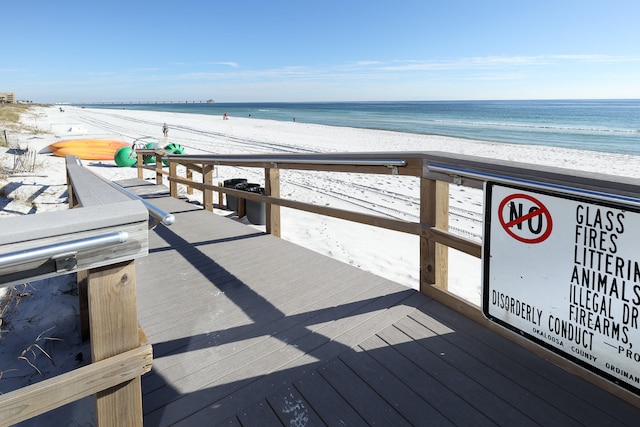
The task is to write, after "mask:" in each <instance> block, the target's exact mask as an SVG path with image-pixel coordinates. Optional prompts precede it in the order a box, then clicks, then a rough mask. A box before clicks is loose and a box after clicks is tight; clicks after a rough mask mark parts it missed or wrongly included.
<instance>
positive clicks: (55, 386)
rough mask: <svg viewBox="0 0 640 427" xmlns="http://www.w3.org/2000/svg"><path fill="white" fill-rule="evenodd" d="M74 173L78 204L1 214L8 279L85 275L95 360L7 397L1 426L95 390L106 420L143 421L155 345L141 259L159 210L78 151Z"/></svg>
mask: <svg viewBox="0 0 640 427" xmlns="http://www.w3.org/2000/svg"><path fill="white" fill-rule="evenodd" d="M67 176H68V194H69V207H70V208H73V209H70V210H67V211H55V212H48V213H42V214H38V215H24V216H20V217H10V218H3V219H2V220H1V222H2V230H3V232H2V235H1V236H0V283H1V284H2V285H1V286H10V285H14V284H19V283H24V282H25V281H31V280H35V279H41V278H47V277H55V276H59V275H66V274H70V273H76V274H77V280H78V293H79V296H80V322H81V333H82V335H83V338H89V337H90V340H91V341H90V345H91V360H92V363H91V364H89V365H87V366H84V367H81V368H79V369H76V370H73V371H70V372H67V373H64V374H60V375H58V376H56V377H53V378H49V379H46V380H43V381H41V382H38V383H36V384H33V385H30V386H27V387H24V388H21V389H18V390H15V391H12V392H10V393H6V394H3V395H0V425H12V424H15V423H18V422H20V421H23V420H26V419H29V418H32V417H35V416H37V415H40V414H43V413H45V412H48V411H50V410H52V409H55V408H58V407H60V406H63V405H66V404H68V403H71V402H74V401H76V400H79V399H82V398H84V397H86V396H90V395H95V402H96V421H97V424H98V425H113V426H136V425H138V426H139V425H142V392H141V382H140V377H141V376H142V375H143V374H144V373H145V372H148V371H149V370H150V369H151V363H152V349H151V345H150V344H149V343H148V342H147V339H146V337H145V335H144V332H143V331H142V330H141V329H140V328H139V327H138V317H137V306H136V274H135V260H136V258H138V257H142V256H146V255H147V253H148V223H149V212H148V210H147V208H146V207H145V206H144V205H143V203H141V202H140V201H139V200H133V199H131V198H130V197H128V196H127V195H125V194H123V193H122V192H119V191H117V190H116V189H114V188H113V187H112V186H111V185H110V184H109V183H107V182H105V181H104V180H102V179H101V178H99V177H98V176H96V175H94V174H93V173H91V172H90V171H88V170H86V169H85V168H83V167H82V166H81V165H79V164H78V163H77V161H76V160H75V159H74V158H67Z"/></svg>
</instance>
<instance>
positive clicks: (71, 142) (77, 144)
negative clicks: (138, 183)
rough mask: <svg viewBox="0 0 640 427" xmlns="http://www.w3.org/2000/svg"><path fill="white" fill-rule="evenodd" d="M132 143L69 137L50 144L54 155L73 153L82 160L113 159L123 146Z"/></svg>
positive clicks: (60, 155) (62, 155)
mask: <svg viewBox="0 0 640 427" xmlns="http://www.w3.org/2000/svg"><path fill="white" fill-rule="evenodd" d="M130 145H131V144H129V143H126V142H123V141H115V140H110V139H67V140H63V141H58V142H56V143H54V144H51V145H49V148H50V149H51V151H52V152H53V155H54V156H58V157H64V156H67V155H73V156H76V157H79V158H80V159H82V160H113V157H114V156H115V154H116V151H118V150H119V149H120V148H122V147H126V146H130Z"/></svg>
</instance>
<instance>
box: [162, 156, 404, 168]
mask: <svg viewBox="0 0 640 427" xmlns="http://www.w3.org/2000/svg"><path fill="white" fill-rule="evenodd" d="M164 157H166V158H167V159H168V160H180V159H182V160H185V159H186V160H189V161H191V162H201V163H209V162H214V163H215V162H216V161H222V162H233V163H255V162H260V163H276V164H277V163H297V164H308V165H348V166H387V167H393V166H396V167H401V166H406V165H407V161H406V160H403V159H359V158H349V157H344V158H333V157H315V156H313V157H304V156H299V157H298V156H292V157H285V156H283V157H270V156H260V155H256V156H253V157H226V156H225V157H217V156H215V155H211V156H197V155H184V154H179V155H178V154H176V155H171V154H168V155H166V156H164Z"/></svg>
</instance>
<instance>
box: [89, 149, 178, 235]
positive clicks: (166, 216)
mask: <svg viewBox="0 0 640 427" xmlns="http://www.w3.org/2000/svg"><path fill="white" fill-rule="evenodd" d="M76 160H77V161H78V164H79V165H82V162H81V161H80V159H77V158H76ZM87 170H88V171H89V172H91V173H93V174H94V175H95V176H97V177H98V178H100V179H101V180H103V181H104V182H106V183H107V184H109V185H110V186H111V187H113V188H115V189H116V190H118V191H119V192H121V193H122V194H124V195H125V196H127V197H129V198H130V199H133V200H138V201H140V202H142V204H143V205H144V207H145V208H147V210H148V211H149V215H151V217H153V219H154V220H155V221H154V223H153V224H152V225H151V227H150V228H152V229H153V228H155V226H156V225H158V223H160V222H162V223H163V224H164V225H171V224H173V223H174V222H175V220H176V219H175V216H173V214H171V213H169V212H167V211H165V210H163V209H160V208H159V207H157V206H154V205H153V204H151V203H149V202H148V201H146V200H145V199H143V198H142V197H140V196H138V195H137V194H134V193H132V192H130V191H128V190H127V189H126V188H123V187H121V186H119V185H118V184H116V183H114V182H112V181H109V180H108V179H105V178H104V177H103V176H100V175H98V174H97V173H95V172H93V171H91V170H89V169H87Z"/></svg>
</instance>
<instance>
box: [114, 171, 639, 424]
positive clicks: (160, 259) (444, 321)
mask: <svg viewBox="0 0 640 427" xmlns="http://www.w3.org/2000/svg"><path fill="white" fill-rule="evenodd" d="M123 185H125V186H127V187H129V188H130V189H131V190H132V191H134V192H137V193H139V194H140V195H141V197H144V198H149V200H150V201H151V202H152V203H153V204H155V205H156V206H158V207H160V208H162V209H165V210H167V211H169V212H171V213H173V214H174V215H175V217H176V222H175V223H174V224H173V225H171V226H170V227H165V226H163V225H158V226H157V227H156V228H155V229H154V230H153V231H151V232H150V235H149V255H148V256H147V257H145V258H142V259H139V260H138V261H137V271H136V275H137V278H138V279H137V282H138V307H139V322H140V324H141V326H142V328H143V329H144V330H145V332H146V333H147V336H148V338H149V340H150V342H151V343H152V345H153V348H154V364H153V369H152V371H151V372H150V373H148V374H146V375H145V376H144V377H143V380H142V386H143V408H144V414H145V415H144V417H145V424H147V425H154V426H164V425H184V426H191V425H229V426H240V425H243V426H247V425H249V426H251V425H266V426H270V425H341V424H347V425H366V424H382V425H419V424H424V422H427V420H428V423H429V424H431V425H478V426H483V425H486V426H488V425H508V426H511V425H518V426H528V425H540V424H542V425H567V426H570V425H634V424H635V423H636V420H637V419H639V416H640V410H639V409H638V408H636V407H634V406H632V405H630V404H628V403H626V402H624V401H622V400H620V399H618V398H616V397H615V396H612V395H610V394H608V393H606V392H605V391H603V390H601V389H598V388H597V387H595V386H594V385H592V384H589V383H587V382H585V381H584V380H582V379H581V378H579V377H576V376H574V375H571V374H570V373H568V372H566V371H564V370H562V369H560V368H558V367H556V366H555V365H553V364H550V363H549V362H547V361H545V360H543V359H542V358H540V357H538V356H537V355H535V354H533V353H531V352H529V351H528V350H526V349H524V348H522V347H520V346H518V345H516V344H514V343H513V342H511V341H508V340H506V339H505V338H503V337H501V336H499V335H498V334H496V333H494V332H492V331H490V330H487V329H485V328H483V327H482V326H480V325H479V324H477V323H475V322H473V321H471V320H470V319H468V318H465V317H463V316H461V315H460V314H458V313H456V312H454V311H452V310H450V309H448V308H447V307H444V306H443V305H441V304H439V303H437V302H435V301H433V300H431V299H429V298H428V297H426V296H424V295H422V294H420V293H418V292H415V291H413V290H411V289H408V288H406V287H403V286H401V285H399V284H397V283H394V282H392V281H389V280H387V279H383V278H381V277H378V276H375V275H373V274H371V273H367V272H365V271H363V270H360V269H357V268H355V267H353V266H350V265H347V264H344V263H341V262H338V261H336V260H333V259H331V258H328V257H325V256H322V255H320V254H318V253H315V252H313V251H310V250H308V249H305V248H302V247H299V246H296V245H294V244H291V243H289V242H287V241H284V240H282V239H278V238H276V237H274V236H270V235H266V234H264V233H262V232H260V231H258V230H257V229H256V228H254V227H250V226H247V225H244V224H242V223H239V222H237V221H235V220H233V219H230V218H226V217H224V216H222V215H216V214H213V213H211V212H207V211H204V210H203V209H202V208H201V207H200V206H197V205H194V204H190V203H186V202H185V201H183V200H177V199H173V198H170V197H168V192H167V189H166V187H162V186H155V185H153V184H152V183H150V182H140V181H139V180H127V182H125V183H123Z"/></svg>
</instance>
